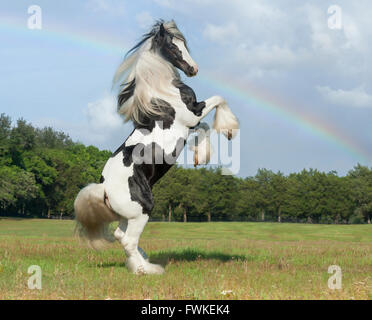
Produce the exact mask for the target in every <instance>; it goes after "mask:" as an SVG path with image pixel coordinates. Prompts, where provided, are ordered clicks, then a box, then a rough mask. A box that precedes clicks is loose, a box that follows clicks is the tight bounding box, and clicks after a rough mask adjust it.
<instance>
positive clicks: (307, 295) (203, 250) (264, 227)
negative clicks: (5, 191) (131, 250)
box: [0, 219, 372, 299]
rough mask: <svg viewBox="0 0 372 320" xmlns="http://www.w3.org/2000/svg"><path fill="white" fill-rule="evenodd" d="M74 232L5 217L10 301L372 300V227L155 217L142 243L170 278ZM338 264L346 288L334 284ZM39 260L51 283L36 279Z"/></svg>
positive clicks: (0, 224)
mask: <svg viewBox="0 0 372 320" xmlns="http://www.w3.org/2000/svg"><path fill="white" fill-rule="evenodd" d="M72 230H73V222H72V221H49V220H13V219H3V220H0V299H372V226H367V225H354V226H323V225H298V224H275V223H199V224H197V223H187V224H182V223H170V224H169V223H150V224H149V225H148V226H147V227H146V230H145V232H144V235H143V237H142V239H141V247H142V248H143V249H144V250H145V251H146V252H147V253H148V255H149V256H150V260H152V261H155V262H158V263H161V264H163V265H165V268H166V274H165V275H163V276H150V275H147V276H135V275H132V274H130V273H129V272H128V271H127V269H126V268H125V256H124V253H123V251H122V249H121V247H120V246H119V244H114V245H112V247H110V248H108V249H106V250H103V251H99V252H97V251H92V250H90V249H88V248H87V247H86V246H85V245H84V243H81V242H80V241H79V240H78V239H76V238H74V237H73V236H72ZM333 264H336V265H339V266H340V267H341V268H342V272H343V278H342V289H341V290H330V289H328V286H327V282H328V278H329V277H330V276H331V275H330V274H328V273H327V271H328V266H330V265H333ZM30 265H39V266H40V267H41V269H42V273H43V274H42V286H43V288H42V290H30V289H28V287H27V280H28V277H29V276H30V275H28V274H27V269H28V267H29V266H30ZM224 290H225V291H227V290H231V291H232V292H229V293H227V294H222V292H223V291H224Z"/></svg>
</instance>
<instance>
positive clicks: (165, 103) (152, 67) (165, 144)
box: [74, 20, 239, 274]
mask: <svg viewBox="0 0 372 320" xmlns="http://www.w3.org/2000/svg"><path fill="white" fill-rule="evenodd" d="M178 69H179V70H181V71H182V72H183V73H184V74H185V75H186V76H188V77H192V76H195V75H196V74H197V73H198V66H197V64H196V63H195V61H194V60H193V59H192V57H191V56H190V53H189V50H188V46H187V42H186V39H185V37H184V35H183V34H182V33H181V31H180V30H179V29H178V27H177V25H176V23H175V22H174V21H173V20H172V21H168V22H165V21H163V20H159V21H157V22H156V23H155V24H154V26H153V27H152V29H151V31H150V32H148V33H147V34H145V35H143V37H142V39H141V40H140V42H139V43H138V44H136V45H135V46H134V47H133V48H132V49H131V50H129V52H128V53H127V54H126V56H125V58H124V60H123V62H122V63H121V65H120V66H119V67H118V69H117V71H116V73H115V75H114V79H113V82H114V84H118V85H119V87H120V89H119V93H118V112H119V114H121V115H122V116H123V117H125V121H131V122H132V123H133V125H134V129H133V131H132V133H131V134H130V135H129V137H128V138H127V139H126V140H125V142H124V143H123V144H122V145H121V146H120V147H119V148H118V149H117V150H116V151H115V152H114V153H113V154H112V155H111V157H110V158H109V159H108V160H107V162H106V164H105V166H104V168H103V171H102V175H101V179H100V181H99V183H92V184H89V185H87V186H86V187H85V188H83V189H82V190H80V192H79V193H78V195H77V197H76V199H75V202H74V211H75V220H76V223H77V226H78V228H79V230H80V234H81V235H83V236H85V237H86V238H87V239H88V241H89V243H90V244H91V246H92V247H93V248H96V249H97V248H100V247H102V245H104V244H105V243H107V241H111V242H112V241H115V240H118V241H119V242H120V243H121V245H122V246H123V248H124V251H125V254H126V256H127V260H126V265H127V267H128V269H129V270H130V271H131V272H133V273H134V274H162V273H163V272H164V268H163V267H162V266H160V265H157V264H152V263H150V262H149V259H148V258H147V256H146V254H145V252H144V251H143V250H142V249H141V248H140V247H138V243H139V239H140V236H141V234H142V232H143V230H144V227H145V225H146V223H147V222H148V219H149V215H150V213H151V211H152V209H153V207H154V198H153V194H152V187H153V186H154V184H155V183H156V182H157V181H158V180H159V179H160V178H161V177H162V176H163V175H164V174H165V173H166V172H167V171H168V170H169V169H170V168H171V167H172V166H173V165H174V164H175V162H176V160H177V157H178V155H179V154H180V153H181V151H182V150H183V148H184V146H185V144H186V141H187V139H188V137H189V135H190V131H191V129H192V128H196V127H197V126H198V125H200V121H201V120H202V119H203V118H204V117H205V116H206V115H207V114H209V112H211V111H212V110H213V109H216V112H215V116H214V123H213V129H215V130H217V132H219V133H220V132H221V133H223V134H224V135H225V136H226V137H227V138H228V139H231V138H233V137H234V135H235V133H234V132H235V131H237V130H236V129H238V128H239V122H238V120H237V118H236V116H235V115H234V114H233V113H232V111H231V110H230V108H229V107H228V105H227V102H226V101H225V99H223V98H222V97H220V96H212V97H210V98H208V99H206V100H204V101H197V99H196V95H195V93H194V91H193V89H192V88H190V87H189V86H187V85H186V84H184V83H183V82H182V80H181V77H180V74H179V71H178ZM204 136H208V135H204ZM203 141H204V142H203ZM200 145H203V146H206V145H208V143H207V142H206V141H205V140H202V141H201V142H200V143H199V147H200ZM208 149H209V148H204V147H203V148H198V145H194V147H193V150H194V151H195V154H196V155H197V156H196V157H195V158H196V159H195V162H196V164H198V163H207V162H208V160H209V151H208ZM114 221H119V224H118V227H117V228H116V230H115V231H114V233H113V234H112V233H111V234H110V232H109V228H108V226H109V224H110V223H111V222H114Z"/></svg>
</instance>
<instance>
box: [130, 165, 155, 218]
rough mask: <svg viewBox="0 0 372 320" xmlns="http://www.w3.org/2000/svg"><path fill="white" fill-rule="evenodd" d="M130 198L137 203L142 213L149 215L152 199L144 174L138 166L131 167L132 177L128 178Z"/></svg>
mask: <svg viewBox="0 0 372 320" xmlns="http://www.w3.org/2000/svg"><path fill="white" fill-rule="evenodd" d="M128 184H129V192H130V198H131V200H132V201H135V202H138V203H139V204H140V205H141V207H142V209H143V213H147V214H150V213H151V211H152V209H153V208H154V197H153V195H152V190H151V186H150V183H149V181H148V179H147V178H146V175H145V172H144V171H143V170H142V168H141V167H140V166H138V165H134V166H133V176H131V177H129V178H128Z"/></svg>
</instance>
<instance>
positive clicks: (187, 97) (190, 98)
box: [172, 79, 205, 117]
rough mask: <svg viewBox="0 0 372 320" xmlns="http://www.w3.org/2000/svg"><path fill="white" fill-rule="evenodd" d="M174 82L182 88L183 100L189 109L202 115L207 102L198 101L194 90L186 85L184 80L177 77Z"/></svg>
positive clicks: (197, 114)
mask: <svg viewBox="0 0 372 320" xmlns="http://www.w3.org/2000/svg"><path fill="white" fill-rule="evenodd" d="M172 83H173V85H174V86H175V87H176V88H178V89H179V90H180V96H181V100H182V101H183V103H184V104H185V105H186V107H187V109H189V110H190V111H191V112H192V113H193V114H195V115H196V116H198V117H200V116H201V115H202V112H203V109H204V108H205V102H204V101H202V102H197V101H196V95H195V92H194V90H192V89H191V88H190V87H189V86H187V85H185V84H184V83H183V82H182V81H180V80H178V79H175V80H173V82H172Z"/></svg>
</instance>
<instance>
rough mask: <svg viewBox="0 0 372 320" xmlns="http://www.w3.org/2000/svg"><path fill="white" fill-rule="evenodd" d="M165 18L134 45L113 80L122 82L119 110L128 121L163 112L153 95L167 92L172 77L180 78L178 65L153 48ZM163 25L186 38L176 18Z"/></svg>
mask: <svg viewBox="0 0 372 320" xmlns="http://www.w3.org/2000/svg"><path fill="white" fill-rule="evenodd" d="M161 23H163V22H162V21H160V22H158V23H156V24H155V25H154V27H153V29H152V30H151V31H150V32H149V33H148V34H146V35H144V37H143V39H142V40H141V41H140V42H139V43H138V44H137V45H136V46H135V47H134V48H133V49H131V50H130V51H129V52H128V54H127V56H126V57H125V59H124V61H123V62H122V63H121V65H120V66H119V67H118V69H117V71H116V73H115V76H114V79H113V83H114V85H117V84H120V86H121V88H120V91H119V98H118V112H119V114H121V115H123V116H124V117H125V121H129V120H132V121H134V122H136V123H141V119H143V115H146V116H150V117H151V116H154V115H161V114H162V110H161V108H158V107H157V106H156V104H155V103H154V100H153V98H156V97H159V96H164V95H167V94H168V93H169V92H170V88H171V83H172V80H173V79H179V77H180V76H179V73H178V71H177V69H176V68H175V67H174V66H173V65H172V64H171V63H169V62H168V61H166V60H165V59H163V58H162V57H161V56H160V54H159V53H158V52H156V50H152V41H153V37H154V36H155V35H156V33H157V32H158V31H159V26H160V24H161ZM163 26H164V28H165V29H166V30H167V31H168V32H170V33H172V34H173V35H174V36H176V37H178V38H181V39H184V37H183V35H182V33H181V32H180V31H179V30H178V28H177V26H176V24H175V22H174V21H170V22H166V23H163Z"/></svg>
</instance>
